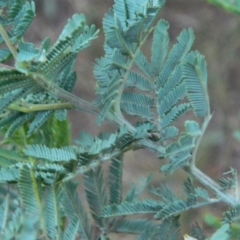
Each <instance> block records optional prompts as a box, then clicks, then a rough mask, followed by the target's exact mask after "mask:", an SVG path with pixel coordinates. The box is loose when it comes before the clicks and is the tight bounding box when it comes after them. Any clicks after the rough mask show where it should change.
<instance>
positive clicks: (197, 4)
mask: <svg viewBox="0 0 240 240" xmlns="http://www.w3.org/2000/svg"><path fill="white" fill-rule="evenodd" d="M112 4H113V1H110V0H104V1H103V0H68V1H66V0H45V1H43V0H41V1H36V5H37V17H36V19H35V21H34V22H33V24H32V26H31V28H30V29H29V30H28V33H27V37H26V40H27V41H33V42H35V44H40V42H41V41H42V40H43V39H44V38H45V37H46V36H50V37H51V39H52V41H53V42H54V41H55V40H56V39H57V36H58V35H59V34H60V32H61V30H62V28H63V27H64V25H65V23H66V21H67V19H68V18H70V17H71V16H72V14H73V13H84V14H85V15H86V18H87V20H88V23H89V24H95V25H96V26H97V28H100V29H102V25H101V22H102V18H103V16H104V14H105V13H106V12H107V10H108V8H109V7H110V6H112ZM160 18H164V19H166V20H167V21H168V22H169V23H170V30H169V33H170V38H171V43H172V44H173V43H174V42H175V41H176V37H177V36H178V34H179V33H180V32H181V30H182V29H183V28H188V27H191V28H193V29H194V32H195V37H196V40H195V44H194V47H193V49H197V50H199V51H200V52H201V53H202V54H203V55H205V56H206V60H207V62H208V73H209V78H208V86H209V94H210V101H211V109H212V112H213V113H214V114H213V119H212V120H211V123H210V125H209V127H208V129H207V131H206V134H205V136H204V138H203V141H202V144H201V146H200V149H199V152H198V161H197V165H198V167H199V168H201V169H202V170H203V171H204V172H205V173H206V174H208V175H209V176H211V177H212V178H214V179H217V178H220V177H222V173H223V172H225V171H227V170H228V169H229V167H230V166H231V167H234V168H236V169H239V166H240V163H239V157H240V147H239V146H240V143H239V142H238V141H237V140H236V139H235V138H234V137H233V132H234V131H235V130H238V129H240V108H239V103H240V94H239V88H240V81H239V78H240V64H239V63H240V41H239V40H240V31H239V30H240V16H236V15H231V14H229V13H227V12H224V10H222V9H220V8H217V7H215V6H212V5H209V4H208V3H206V2H205V1H204V0H194V1H193V0H168V1H167V4H166V5H165V6H164V8H163V10H162V14H161V15H160ZM102 45H103V32H102V31H101V33H100V37H99V38H98V39H97V40H95V41H94V42H93V44H92V46H91V47H90V48H88V49H87V50H85V51H84V52H82V53H81V54H80V56H79V59H78V62H77V64H76V70H77V71H78V83H77V86H76V87H75V89H74V93H75V94H77V95H78V96H81V97H82V98H85V99H87V100H89V101H92V100H93V99H94V90H93V89H94V85H95V80H94V77H93V74H92V70H93V66H94V59H95V58H98V57H101V56H102V55H103V54H104V53H103V48H102ZM148 46H150V42H149V44H148V43H147V44H146V47H148ZM69 119H70V121H71V124H72V135H73V137H77V136H78V134H79V132H80V131H81V130H85V131H89V132H90V133H92V134H98V133H99V131H100V128H99V127H97V126H95V117H94V116H91V115H89V114H85V113H79V112H77V111H75V110H71V111H69ZM115 129H116V126H114V125H113V124H109V123H103V124H102V126H101V131H106V130H107V131H113V130H115ZM161 164H162V163H161V162H160V160H158V159H157V158H156V156H154V155H153V154H151V153H149V152H148V151H143V150H141V151H138V152H131V153H128V154H126V156H125V165H124V189H128V188H129V187H130V186H131V182H138V179H139V178H140V177H146V175H147V173H149V172H152V173H153V176H154V179H153V184H154V185H156V186H157V185H159V184H160V183H168V184H169V185H170V186H171V187H173V188H175V190H176V192H177V193H178V194H179V195H180V196H181V194H182V193H181V190H180V189H179V188H178V184H179V182H180V181H182V180H184V179H185V178H186V175H185V173H184V172H182V171H181V170H179V171H177V173H176V174H174V175H173V176H168V177H165V176H163V174H160V173H159V171H158V169H159V168H160V166H161ZM181 179H182V180H181ZM80 193H82V192H81V191H80ZM145 196H148V193H146V194H145ZM222 208H224V209H226V207H224V205H214V206H211V207H208V208H204V209H201V212H199V211H198V212H195V211H191V212H190V214H189V213H188V215H183V221H184V222H185V223H186V231H188V230H189V228H188V226H190V225H192V224H193V223H194V221H196V220H198V221H199V223H200V225H201V226H203V227H204V228H205V229H208V227H207V225H206V223H205V222H204V221H203V219H204V216H205V215H206V213H208V212H211V214H213V215H214V216H217V217H219V218H221V217H222V216H221V209H222ZM116 239H120V238H119V237H118V238H116ZM121 239H123V238H121ZM126 239H130V238H129V237H127V238H126Z"/></svg>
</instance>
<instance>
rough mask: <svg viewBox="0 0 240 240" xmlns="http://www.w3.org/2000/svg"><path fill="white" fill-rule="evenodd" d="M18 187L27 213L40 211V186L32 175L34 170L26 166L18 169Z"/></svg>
mask: <svg viewBox="0 0 240 240" xmlns="http://www.w3.org/2000/svg"><path fill="white" fill-rule="evenodd" d="M18 187H19V189H20V194H21V198H22V201H23V204H24V207H25V209H26V211H27V213H29V214H31V215H35V214H37V215H38V214H39V213H41V212H42V207H41V199H40V196H41V192H40V186H39V183H38V182H37V181H36V179H35V177H34V172H33V171H32V170H31V169H29V168H28V167H26V166H24V167H23V168H22V169H21V170H20V176H19V181H18Z"/></svg>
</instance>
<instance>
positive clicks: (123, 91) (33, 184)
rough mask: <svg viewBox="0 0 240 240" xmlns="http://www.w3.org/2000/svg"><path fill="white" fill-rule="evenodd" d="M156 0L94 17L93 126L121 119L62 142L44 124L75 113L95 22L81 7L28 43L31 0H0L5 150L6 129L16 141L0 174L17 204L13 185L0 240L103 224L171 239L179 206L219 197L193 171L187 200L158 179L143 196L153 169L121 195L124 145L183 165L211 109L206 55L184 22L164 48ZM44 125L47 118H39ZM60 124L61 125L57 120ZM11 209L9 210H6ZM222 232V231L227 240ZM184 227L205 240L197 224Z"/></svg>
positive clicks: (132, 2) (95, 230)
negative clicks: (82, 56) (97, 47)
mask: <svg viewBox="0 0 240 240" xmlns="http://www.w3.org/2000/svg"><path fill="white" fill-rule="evenodd" d="M164 3H165V0H115V4H114V5H113V8H111V9H110V10H109V12H108V13H107V14H106V15H105V17H104V19H103V31H104V34H105V42H104V51H105V55H104V56H103V57H102V58H100V59H97V60H96V62H95V67H94V75H95V77H96V80H97V84H96V94H97V98H96V99H95V101H94V104H95V106H96V108H95V107H92V109H94V112H95V113H98V117H97V123H98V124H100V123H101V122H102V121H104V120H105V119H109V120H114V121H115V122H117V123H118V124H120V125H121V126H120V127H119V128H118V130H117V131H116V132H115V133H100V134H99V135H98V136H92V135H90V134H89V133H86V132H82V133H81V134H80V136H79V138H77V139H76V140H75V142H74V144H72V145H71V146H66V144H65V143H66V142H67V141H64V139H63V138H65V136H61V137H62V140H61V141H62V143H60V144H50V143H52V142H53V141H54V142H56V141H57V140H56V139H51V138H52V136H51V135H50V136H47V135H48V134H47V130H48V129H49V128H51V127H52V126H54V121H55V120H56V119H58V120H60V121H62V120H65V119H66V116H67V114H66V109H67V108H72V107H76V108H77V109H78V110H83V109H81V108H80V107H78V106H79V105H78V104H79V103H80V102H81V100H82V99H80V98H78V97H76V96H74V95H72V94H71V92H72V90H73V88H74V85H75V83H76V80H77V74H76V72H74V71H73V66H74V64H75V60H76V57H77V55H78V53H79V52H81V51H82V50H83V49H85V48H86V47H88V46H89V45H90V43H91V42H92V40H94V39H95V38H96V37H97V33H98V31H97V30H96V29H95V27H94V26H93V25H92V26H87V24H86V19H85V17H84V15H82V14H75V15H73V16H72V18H71V19H69V20H68V23H67V24H66V26H65V27H64V29H63V31H62V32H61V34H60V35H59V37H58V39H57V41H56V42H55V43H54V44H51V41H50V39H49V38H46V39H45V40H44V41H43V42H42V44H41V46H40V47H39V48H37V47H36V46H35V45H34V44H33V43H28V42H24V41H23V38H22V37H23V34H24V32H25V31H26V29H27V28H28V26H29V25H30V23H31V22H32V20H33V18H34V16H35V4H34V2H33V1H31V2H30V1H25V0H9V1H7V0H0V7H1V8H4V11H3V12H2V15H1V16H0V23H1V25H2V26H3V27H4V28H6V29H5V30H3V29H2V31H1V29H0V32H1V33H2V37H1V38H0V42H6V43H8V44H7V46H8V47H9V49H5V48H4V49H1V50H0V61H1V62H4V61H5V60H7V59H8V58H10V57H11V56H12V57H14V59H15V66H14V68H13V67H9V66H6V65H4V66H5V67H3V68H1V70H0V97H1V98H0V129H2V130H4V131H5V138H7V140H6V139H5V141H6V143H8V144H9V145H10V147H12V146H11V139H12V138H11V136H12V135H13V134H14V133H16V134H15V136H18V138H19V139H18V142H21V143H22V145H24V149H22V146H20V147H19V146H14V147H13V148H11V149H9V150H6V149H0V183H1V184H13V183H17V187H18V189H19V205H17V206H16V205H13V200H12V198H16V197H15V196H16V193H15V192H14V194H13V192H10V194H9V195H7V197H6V198H5V200H2V202H3V203H2V205H1V206H0V230H1V231H0V238H1V239H13V236H14V237H15V236H17V238H16V239H26V236H27V234H29V236H27V237H28V239H33V240H35V239H38V238H39V237H40V235H39V234H41V237H43V238H46V239H49V240H54V239H59V240H61V239H64V240H71V239H72V240H74V239H76V238H77V239H78V238H79V239H89V240H91V239H100V238H101V239H106V236H107V235H108V234H109V233H127V234H129V233H130V234H137V235H138V238H137V239H164V240H165V239H173V240H175V239H176V240H177V239H179V236H180V224H179V215H180V213H181V212H184V211H189V210H191V209H195V208H198V207H201V206H204V205H207V204H210V203H213V202H218V201H219V198H218V197H219V196H217V197H216V198H215V199H212V198H211V197H210V195H209V193H208V191H207V190H206V189H204V188H200V187H198V188H195V187H194V184H193V181H192V179H191V178H188V179H187V180H186V182H185V183H184V187H183V192H184V195H185V198H184V199H180V198H178V196H177V195H176V194H174V193H173V191H172V190H171V189H170V188H169V187H167V186H165V185H162V186H161V187H152V188H151V190H150V192H151V193H152V194H153V195H154V197H155V200H153V199H144V200H142V198H141V193H142V192H143V191H144V190H145V189H146V187H147V186H148V184H149V183H150V180H151V175H149V176H148V177H147V178H146V179H142V180H140V183H139V184H138V185H137V184H133V185H132V187H131V188H130V190H128V192H127V193H126V194H124V191H123V186H122V185H123V176H124V175H123V166H124V153H125V152H127V151H129V150H137V149H139V148H149V149H151V150H153V151H154V152H156V153H157V157H159V158H160V159H167V160H168V162H167V163H166V164H165V165H163V166H161V168H160V171H161V172H164V173H165V174H171V173H173V172H174V171H175V170H177V169H178V168H182V169H188V168H190V166H191V164H192V162H193V161H194V160H195V159H194V158H195V155H196V151H195V150H196V146H198V145H199V141H200V139H201V136H202V134H203V132H204V130H205V129H206V125H207V122H208V121H209V119H210V116H211V114H210V108H209V99H208V93H207V67H206V62H205V60H204V57H203V56H202V55H200V54H199V53H198V52H196V51H195V52H193V51H191V47H192V45H193V41H194V33H193V30H192V29H184V30H183V31H182V32H181V33H180V34H179V36H178V37H177V41H176V43H175V44H174V45H173V46H172V48H171V49H170V46H169V42H170V40H169V34H168V28H169V24H168V22H167V21H165V20H159V21H158V15H159V13H160V10H161V8H162V6H163V5H164ZM3 33H5V35H6V34H7V36H8V37H6V36H5V37H4V34H3ZM150 36H152V46H151V49H150V50H149V51H148V52H149V54H145V51H143V49H142V48H143V47H144V44H145V42H146V41H147V39H148V37H150ZM8 38H9V39H8ZM66 96H67V99H68V101H69V102H66V101H65V100H66ZM89 105H90V104H89ZM89 105H88V106H89ZM91 106H92V105H91ZM86 110H87V109H86ZM190 111H192V113H193V114H194V115H195V116H194V119H195V120H186V121H185V123H184V124H182V125H183V126H184V127H179V125H180V124H176V121H177V120H178V119H179V118H180V117H181V116H183V115H185V113H187V112H190ZM128 115H130V116H136V118H134V119H137V120H136V122H135V123H134V124H133V125H132V124H130V122H128V121H127V117H128ZM185 116H186V115H185ZM198 119H200V120H201V122H203V124H202V125H201V124H199V123H198V122H197V120H198ZM49 123H50V127H49V125H48V128H47V127H44V124H46V125H47V124H49ZM51 125H52V126H51ZM26 129H27V134H25V130H26ZM53 131H55V134H54V136H59V135H57V134H58V133H56V129H54V130H53ZM57 131H59V132H60V133H62V131H63V130H62V129H61V127H59V128H58V129H57ZM60 133H59V134H60ZM32 135H33V136H36V137H35V141H32ZM63 135H64V133H63ZM16 138H17V137H16ZM16 142H17V141H16ZM29 143H30V144H29ZM18 147H19V148H18ZM15 149H20V150H19V151H18V152H17V151H16V152H14V151H13V150H15ZM107 161H109V162H110V164H109V167H108V168H105V167H103V166H102V165H103V163H104V162H107ZM106 171H107V172H108V174H107V177H105V175H106V174H105V173H106ZM80 176H83V178H81V180H79V177H80ZM234 176H235V175H234ZM76 179H77V184H73V183H72V182H71V181H72V180H76ZM79 183H80V184H82V185H83V186H84V189H85V195H86V196H85V197H86V200H87V203H86V204H87V205H88V207H87V208H86V207H85V203H84V201H82V198H80V197H79V196H78V192H77V186H78V184H79ZM220 183H221V187H222V190H227V189H229V188H231V187H235V188H236V179H233V178H224V179H220ZM0 190H2V189H0ZM3 192H4V193H5V192H6V188H3ZM12 196H14V197H12ZM2 198H3V197H2V196H0V199H2ZM23 209H24V210H23ZM86 209H87V210H86ZM10 211H11V213H14V215H13V218H12V219H11V218H8V212H10ZM140 214H150V215H149V216H152V217H153V219H152V220H151V221H150V220H149V219H146V218H145V217H143V218H141V219H132V218H130V219H129V218H128V216H131V215H137V216H140ZM29 216H30V220H31V219H32V221H30V220H29ZM239 216H240V211H239V206H235V207H234V208H232V209H230V210H229V211H227V212H226V213H225V217H224V222H225V223H226V224H229V223H231V222H232V221H234V220H239ZM226 229H227V230H228V228H222V229H220V232H219V233H224V234H225V236H226V239H227V236H228V235H229V234H228V232H227V230H226ZM219 233H218V234H219ZM159 236H161V237H160V238H159ZM192 236H196V237H197V238H199V239H204V237H203V236H204V234H203V233H202V231H201V229H200V228H198V226H195V227H194V228H193V230H192ZM215 236H217V235H215ZM215 236H213V238H212V239H214V238H215Z"/></svg>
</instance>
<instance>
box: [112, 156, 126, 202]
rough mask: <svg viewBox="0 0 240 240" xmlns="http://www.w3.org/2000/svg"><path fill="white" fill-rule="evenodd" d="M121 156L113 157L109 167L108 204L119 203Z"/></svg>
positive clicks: (120, 198) (120, 195)
mask: <svg viewBox="0 0 240 240" xmlns="http://www.w3.org/2000/svg"><path fill="white" fill-rule="evenodd" d="M122 168H123V156H122V155H121V156H119V157H117V158H114V159H113V160H112V161H111V165H110V168H109V204H114V203H116V204H120V203H121V201H122V170H123V169H122Z"/></svg>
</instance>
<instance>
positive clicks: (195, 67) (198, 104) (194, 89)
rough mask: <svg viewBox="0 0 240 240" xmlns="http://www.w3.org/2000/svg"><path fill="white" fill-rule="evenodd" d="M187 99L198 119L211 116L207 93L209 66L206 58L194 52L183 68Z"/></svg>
mask: <svg viewBox="0 0 240 240" xmlns="http://www.w3.org/2000/svg"><path fill="white" fill-rule="evenodd" d="M182 72H183V77H184V82H185V86H186V90H187V97H188V100H189V101H190V103H191V104H192V106H193V111H194V113H195V115H196V116H197V117H205V116H207V115H209V114H210V109H209V102H208V101H209V100H208V93H207V66H206V62H205V60H204V57H203V56H202V55H200V54H199V53H198V52H192V53H190V54H189V55H188V56H187V57H186V62H185V63H184V64H183V67H182Z"/></svg>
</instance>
